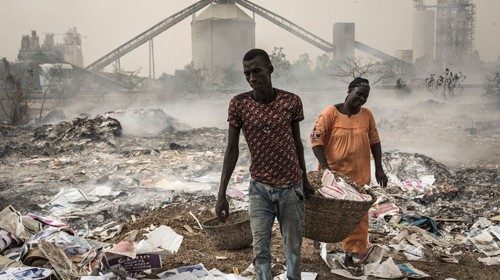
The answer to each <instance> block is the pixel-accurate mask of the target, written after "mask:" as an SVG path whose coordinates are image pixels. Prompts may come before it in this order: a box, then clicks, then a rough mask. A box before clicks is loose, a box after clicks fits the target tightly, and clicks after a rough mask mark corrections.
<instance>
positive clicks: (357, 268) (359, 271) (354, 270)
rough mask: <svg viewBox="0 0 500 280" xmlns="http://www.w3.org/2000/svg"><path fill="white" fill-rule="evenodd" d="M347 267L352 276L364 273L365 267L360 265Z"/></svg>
mask: <svg viewBox="0 0 500 280" xmlns="http://www.w3.org/2000/svg"><path fill="white" fill-rule="evenodd" d="M346 269H347V270H348V271H349V273H351V275H352V276H361V275H363V274H364V269H363V267H362V266H360V265H354V266H347V267H346Z"/></svg>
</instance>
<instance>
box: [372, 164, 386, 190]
mask: <svg viewBox="0 0 500 280" xmlns="http://www.w3.org/2000/svg"><path fill="white" fill-rule="evenodd" d="M375 179H377V183H378V184H379V185H380V186H381V187H382V188H385V187H386V186H387V181H388V180H387V176H386V175H385V173H384V170H383V169H376V170H375Z"/></svg>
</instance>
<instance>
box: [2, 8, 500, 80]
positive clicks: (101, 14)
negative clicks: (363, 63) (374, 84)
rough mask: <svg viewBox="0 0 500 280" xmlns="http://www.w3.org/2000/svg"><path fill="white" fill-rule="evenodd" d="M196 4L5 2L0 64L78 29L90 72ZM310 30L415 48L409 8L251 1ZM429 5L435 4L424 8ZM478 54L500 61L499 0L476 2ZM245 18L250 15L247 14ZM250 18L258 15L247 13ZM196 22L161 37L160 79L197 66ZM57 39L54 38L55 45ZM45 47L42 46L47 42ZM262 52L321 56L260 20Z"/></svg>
mask: <svg viewBox="0 0 500 280" xmlns="http://www.w3.org/2000/svg"><path fill="white" fill-rule="evenodd" d="M195 2H196V0H143V1H139V0H0V14H1V16H0V57H7V59H9V60H14V59H16V57H17V52H18V50H19V48H20V43H21V36H22V35H28V34H30V32H31V30H33V29H35V30H37V33H38V34H40V35H42V34H43V33H64V32H65V31H66V30H67V29H68V28H71V27H76V28H77V30H78V31H79V32H80V33H81V34H82V36H83V39H82V41H83V43H82V45H83V46H82V48H83V57H84V58H83V59H84V64H85V65H88V64H90V63H92V62H94V61H95V60H97V59H99V58H100V57H102V56H103V55H105V54H107V53H108V52H110V51H112V50H113V49H115V48H116V47H118V46H120V45H121V44H123V43H125V42H126V41H128V40H130V39H131V38H133V37H134V36H136V35H138V34H139V33H141V32H143V31H144V30H146V29H148V28H150V27H151V26H153V25H155V24H157V23H158V22H160V21H161V20H163V19H165V18H166V17H168V16H170V15H172V14H174V13H176V12H178V11H180V10H182V9H183V8H185V7H187V6H188V5H191V4H193V3H195ZM252 2H254V3H256V4H258V5H260V6H263V7H264V8H266V9H269V10H271V11H273V12H275V13H277V14H279V15H281V16H283V17H285V18H287V19H288V20H290V21H292V22H294V23H296V24H298V25H299V26H301V27H303V28H305V29H306V30H308V31H310V32H312V33H314V34H316V35H318V36H320V37H321V38H323V39H325V40H327V41H331V40H332V26H333V24H334V23H335V22H355V23H356V40H358V41H361V42H363V43H365V44H367V45H369V46H372V47H374V48H377V49H379V50H381V51H384V52H386V53H388V54H391V55H394V52H395V51H396V50H402V49H411V48H412V28H413V1H411V0H335V1H333V0H309V1H303V0H300V1H299V0H272V1H271V0H267V1H265V0H252ZM426 2H427V3H432V2H435V0H426ZM473 2H474V3H475V4H476V40H475V47H476V49H477V50H478V52H479V55H480V57H481V58H482V59H483V60H485V61H496V60H497V59H498V57H499V56H500V40H499V39H498V38H500V0H474V1H473ZM243 10H245V9H244V8H243ZM245 11H246V12H247V13H248V14H249V15H250V16H252V14H251V13H250V12H249V11H247V10H245ZM190 23H191V17H188V18H186V19H185V20H183V21H182V22H180V23H179V24H177V25H176V26H174V27H172V28H170V29H168V30H167V31H165V32H164V33H162V34H160V35H159V36H157V37H156V38H155V40H154V44H155V65H156V73H157V76H159V74H161V73H163V72H166V73H169V74H172V73H173V72H174V70H175V69H181V68H183V67H184V65H186V64H188V63H189V62H190V61H191V26H190ZM57 39H58V37H57V35H56V40H57ZM41 41H43V40H41ZM256 47H258V48H263V49H265V50H267V51H269V52H271V51H272V50H273V48H274V47H283V50H284V53H285V54H286V55H287V58H288V59H289V60H290V61H292V62H293V61H294V60H295V59H297V58H298V56H299V55H300V54H303V53H309V54H310V57H311V58H312V60H313V61H314V60H315V58H316V57H317V56H318V55H320V54H321V53H322V52H321V51H320V50H319V49H317V48H315V47H313V46H312V45H310V44H308V43H306V42H304V41H302V40H301V39H299V38H298V37H296V36H294V35H292V34H290V33H288V32H287V31H285V30H283V29H281V28H280V27H277V26H275V25H274V24H272V23H270V22H268V21H267V20H265V19H263V18H261V17H260V16H258V15H256ZM148 56H149V50H148V44H144V45H143V46H141V47H139V48H137V49H135V50H134V51H132V52H131V53H129V54H127V55H125V56H124V57H122V58H121V66H122V68H125V69H127V70H138V69H141V73H143V74H147V71H148Z"/></svg>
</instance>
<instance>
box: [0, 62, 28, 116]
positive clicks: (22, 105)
mask: <svg viewBox="0 0 500 280" xmlns="http://www.w3.org/2000/svg"><path fill="white" fill-rule="evenodd" d="M2 65H3V71H1V72H0V84H1V87H0V109H1V110H2V113H3V114H4V115H5V117H6V118H7V119H8V120H9V123H10V124H13V125H19V124H24V123H27V122H28V121H29V120H30V116H29V109H30V105H31V93H32V90H33V69H32V68H31V67H28V68H24V67H22V66H23V65H21V67H20V69H18V71H17V73H16V72H15V71H13V70H12V68H11V65H10V63H9V61H7V59H6V58H2Z"/></svg>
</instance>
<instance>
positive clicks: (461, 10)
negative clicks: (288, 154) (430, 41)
mask: <svg viewBox="0 0 500 280" xmlns="http://www.w3.org/2000/svg"><path fill="white" fill-rule="evenodd" d="M475 17H476V7H475V5H474V4H473V3H472V1H471V0H438V2H437V9H436V49H435V59H436V61H437V62H438V63H444V64H446V65H450V64H453V65H460V64H461V62H462V61H463V60H464V58H466V57H468V56H470V54H471V53H472V52H473V50H474V30H475Z"/></svg>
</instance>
